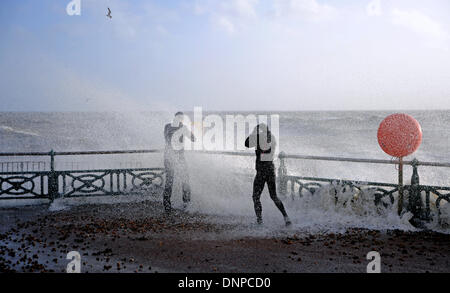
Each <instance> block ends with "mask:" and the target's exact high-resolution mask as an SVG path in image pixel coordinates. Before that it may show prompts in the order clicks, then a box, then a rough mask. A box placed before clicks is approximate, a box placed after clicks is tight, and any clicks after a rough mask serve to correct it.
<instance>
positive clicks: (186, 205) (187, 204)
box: [182, 202, 189, 211]
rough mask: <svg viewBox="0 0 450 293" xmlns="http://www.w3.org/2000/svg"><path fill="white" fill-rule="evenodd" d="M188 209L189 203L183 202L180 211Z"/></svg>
mask: <svg viewBox="0 0 450 293" xmlns="http://www.w3.org/2000/svg"><path fill="white" fill-rule="evenodd" d="M188 208H189V202H184V203H183V208H182V210H183V211H186V210H187V209H188Z"/></svg>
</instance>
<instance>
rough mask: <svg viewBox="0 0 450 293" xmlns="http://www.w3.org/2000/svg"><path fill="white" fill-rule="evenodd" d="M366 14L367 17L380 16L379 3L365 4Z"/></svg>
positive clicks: (374, 1) (375, 0) (377, 0)
mask: <svg viewBox="0 0 450 293" xmlns="http://www.w3.org/2000/svg"><path fill="white" fill-rule="evenodd" d="M366 12H367V15H368V16H380V15H381V14H382V9H381V1H380V0H372V1H370V3H369V4H367V7H366Z"/></svg>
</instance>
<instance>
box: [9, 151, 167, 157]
mask: <svg viewBox="0 0 450 293" xmlns="http://www.w3.org/2000/svg"><path fill="white" fill-rule="evenodd" d="M161 152H162V150H157V149H154V150H121V151H73V152H31V153H26V152H24V153H0V157H28V156H30V157H31V156H33V157H34V156H50V155H52V154H53V155H54V156H78V155H116V154H146V153H161Z"/></svg>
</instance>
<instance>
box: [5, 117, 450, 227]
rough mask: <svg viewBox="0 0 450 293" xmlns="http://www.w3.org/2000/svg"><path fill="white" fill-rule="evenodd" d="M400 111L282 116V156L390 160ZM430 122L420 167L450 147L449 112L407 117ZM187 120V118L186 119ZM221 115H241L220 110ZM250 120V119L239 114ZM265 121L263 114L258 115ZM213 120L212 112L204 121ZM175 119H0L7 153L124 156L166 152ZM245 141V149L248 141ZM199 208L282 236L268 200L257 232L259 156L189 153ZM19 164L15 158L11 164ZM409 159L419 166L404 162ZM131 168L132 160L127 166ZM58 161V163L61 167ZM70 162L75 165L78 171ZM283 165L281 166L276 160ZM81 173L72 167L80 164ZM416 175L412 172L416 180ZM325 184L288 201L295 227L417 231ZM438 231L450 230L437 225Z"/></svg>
mask: <svg viewBox="0 0 450 293" xmlns="http://www.w3.org/2000/svg"><path fill="white" fill-rule="evenodd" d="M391 113H393V112H285V113H279V114H280V142H279V145H280V149H281V150H283V151H285V152H286V153H294V154H305V155H321V156H339V157H357V158H375V159H388V158H387V156H386V155H385V154H384V153H383V152H382V151H381V150H380V148H379V146H378V144H377V140H376V131H377V127H378V124H379V123H380V122H381V121H382V119H383V118H384V117H385V116H386V115H388V114H391ZM408 113H409V114H411V115H413V116H414V117H415V118H416V119H417V120H418V121H419V122H420V123H421V125H422V129H423V133H424V139H423V144H422V146H421V147H420V149H419V151H418V152H417V153H416V154H414V157H417V158H418V159H419V160H422V161H425V160H427V161H448V160H449V156H448V154H449V150H450V115H449V114H450V111H418V112H414V111H412V112H408ZM188 114H189V113H188ZM215 114H219V115H225V114H233V113H215ZM240 114H243V115H246V113H240ZM255 114H257V113H255ZM205 115H206V114H205ZM171 116H172V114H171V113H163V112H159V113H135V114H133V115H129V114H121V113H93V112H86V113H2V115H0V137H1V139H0V146H1V151H2V152H21V151H23V152H26V151H33V152H35V151H45V152H48V151H49V150H50V149H54V150H55V151H79V150H80V151H82V150H120V149H122V150H126V149H152V148H156V149H161V148H163V134H162V130H163V127H164V124H165V123H167V122H169V121H170V120H171ZM242 143H243V142H242ZM186 157H187V162H188V165H189V174H190V181H191V185H192V190H193V194H192V197H193V202H192V204H191V206H190V208H189V211H190V212H192V213H197V212H198V213H202V214H207V215H211V216H215V218H212V220H214V221H222V222H223V221H225V222H229V223H242V226H243V230H242V231H241V232H242V233H249V231H250V230H251V233H253V234H258V233H260V234H265V233H269V232H270V233H273V232H274V231H283V229H282V228H280V227H282V216H281V214H280V212H279V211H278V210H277V209H276V207H275V205H274V204H273V202H272V201H271V200H270V197H269V196H268V192H267V188H266V189H265V190H264V192H263V195H262V198H261V199H262V205H263V217H264V221H265V226H264V228H263V229H259V230H258V229H256V230H255V229H253V227H252V226H248V225H247V224H248V223H253V222H254V210H253V202H252V198H251V194H252V176H254V173H255V171H254V158H253V157H233V156H219V155H214V156H213V155H204V154H187V155H186ZM13 159H16V158H13ZM406 159H412V157H411V158H406ZM73 161H77V163H78V165H76V166H82V167H86V163H87V162H86V159H85V158H77V157H71V158H58V157H57V162H56V165H57V168H58V166H61V167H60V168H69V167H70V166H72V167H73V166H74V165H73V163H74V162H73ZM88 161H89V163H90V164H91V165H90V166H88V168H93V167H94V166H95V167H96V168H114V167H116V168H117V167H119V166H120V165H121V164H122V163H126V162H134V163H132V164H131V165H130V167H133V166H135V167H138V165H139V166H143V167H160V166H162V155H161V154H154V155H130V156H103V157H101V158H89V160H88ZM125 161H126V162H125ZM58 164H59V165H58ZM70 164H72V165H70ZM286 164H287V168H288V174H293V175H299V176H310V177H325V178H337V179H338V178H339V179H351V180H358V181H377V182H387V183H395V181H396V178H397V177H396V176H397V174H396V173H397V170H396V169H395V166H393V165H388V166H384V165H370V164H361V163H345V162H318V161H304V160H292V159H289V160H286ZM276 166H277V167H278V162H276ZM73 168H74V167H73ZM410 169H411V168H409V167H407V168H406V170H405V182H406V183H408V182H409V180H408V179H409V178H410V176H411V170H410ZM448 172H449V170H448V168H425V167H420V168H419V175H420V179H421V184H430V185H443V186H450V181H449V180H450V179H449V176H448ZM330 188H334V187H333V186H325V187H323V188H322V189H320V190H319V191H317V192H316V193H315V194H314V195H306V196H304V197H302V198H299V197H296V198H295V199H292V198H291V197H287V198H284V199H283V202H284V204H285V206H286V208H287V211H288V214H289V215H290V217H291V220H292V222H293V228H291V229H294V230H300V231H306V232H326V231H343V230H345V229H347V228H348V227H360V228H368V229H378V230H386V229H401V230H414V229H415V228H414V227H413V226H412V225H411V224H410V223H409V222H408V219H409V217H410V216H411V215H409V214H405V215H403V216H402V217H401V218H400V217H398V215H397V213H396V208H395V206H396V203H394V204H393V205H392V206H390V207H388V208H387V209H380V208H379V207H377V206H375V205H374V203H373V201H372V200H371V199H370V197H368V196H366V197H363V196H361V197H357V198H354V193H348V192H347V193H346V192H340V193H339V196H338V203H337V204H336V203H335V198H334V196H331V195H330V194H332V193H330ZM180 194H181V191H180V186H178V185H177V184H176V185H175V188H174V195H173V203H174V206H175V207H177V206H178V207H179V206H181V195H180ZM143 199H145V198H142V197H131V198H130V197H118V198H105V199H98V198H80V199H70V200H69V199H62V200H57V201H55V202H54V203H53V204H52V206H51V207H50V208H51V210H64V209H67V208H70V206H71V205H74V204H75V205H77V204H86V203H98V202H99V201H104V202H106V203H109V202H120V201H129V200H137V201H139V200H143ZM441 203H442V207H441V212H442V214H441V220H443V222H444V223H445V222H447V223H450V221H449V219H450V211H449V210H450V205H449V204H447V203H446V202H445V201H442V202H441ZM430 228H432V229H434V230H439V231H448V229H445V228H442V227H440V226H439V225H438V224H437V223H434V222H433V223H430Z"/></svg>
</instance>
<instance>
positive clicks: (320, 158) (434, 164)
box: [279, 153, 450, 167]
mask: <svg viewBox="0 0 450 293" xmlns="http://www.w3.org/2000/svg"><path fill="white" fill-rule="evenodd" d="M279 156H280V158H286V159H302V160H317V161H339V162H353V163H372V164H392V165H397V164H398V160H397V159H395V160H381V159H358V158H345V157H324V156H304V155H294V154H284V153H280V155H279ZM403 164H404V165H416V166H419V165H420V166H432V167H450V163H445V162H444V163H438V162H425V161H417V160H412V161H403Z"/></svg>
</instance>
